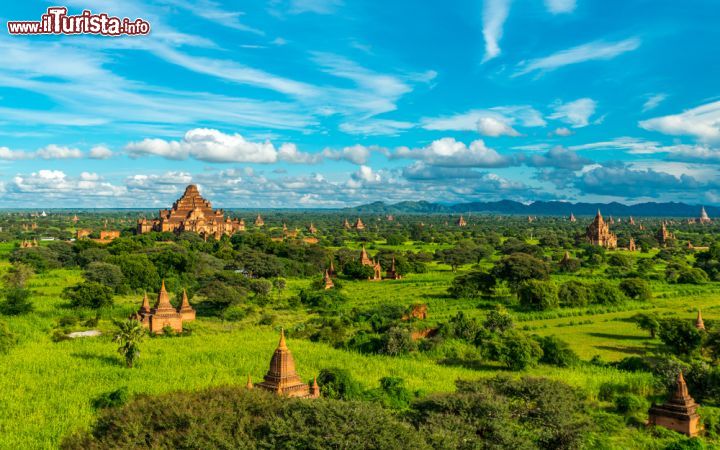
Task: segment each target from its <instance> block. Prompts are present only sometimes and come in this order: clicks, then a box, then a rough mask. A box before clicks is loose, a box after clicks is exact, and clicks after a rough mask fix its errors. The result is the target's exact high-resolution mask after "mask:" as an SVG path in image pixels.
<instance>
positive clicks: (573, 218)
mask: <svg viewBox="0 0 720 450" xmlns="http://www.w3.org/2000/svg"><path fill="white" fill-rule="evenodd" d="M570 222H577V219H576V218H575V215H574V214H573V213H570Z"/></svg>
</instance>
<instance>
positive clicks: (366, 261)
mask: <svg viewBox="0 0 720 450" xmlns="http://www.w3.org/2000/svg"><path fill="white" fill-rule="evenodd" d="M360 264H362V265H363V266H369V267H372V268H373V276H372V278H369V279H370V280H373V281H378V280H382V267H381V266H380V263H379V262H377V261H374V260H372V259H370V256H368V253H367V250H365V246H364V245H363V246H362V251H361V252H360Z"/></svg>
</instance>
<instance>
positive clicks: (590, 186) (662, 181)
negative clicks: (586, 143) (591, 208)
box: [575, 164, 705, 198]
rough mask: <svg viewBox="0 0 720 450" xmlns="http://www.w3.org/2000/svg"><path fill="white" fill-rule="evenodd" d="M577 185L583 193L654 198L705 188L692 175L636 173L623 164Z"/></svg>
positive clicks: (597, 172) (588, 175) (581, 179)
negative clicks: (662, 194)
mask: <svg viewBox="0 0 720 450" xmlns="http://www.w3.org/2000/svg"><path fill="white" fill-rule="evenodd" d="M575 186H576V187H577V188H578V189H579V190H580V191H581V192H583V193H586V194H598V195H610V196H621V197H626V198H636V197H654V196H656V195H657V193H658V192H665V193H670V192H680V191H691V190H697V189H699V188H704V187H705V186H704V185H703V184H701V183H699V182H698V181H697V180H696V179H695V178H693V177H691V176H689V175H685V174H683V175H680V176H675V175H671V174H669V173H666V172H659V171H656V170H654V169H650V168H647V169H639V170H636V169H634V168H632V167H628V166H625V165H622V164H617V165H612V166H600V167H595V168H593V169H591V170H588V171H586V172H584V173H583V174H582V175H581V176H580V177H579V178H578V179H577V181H576V183H575Z"/></svg>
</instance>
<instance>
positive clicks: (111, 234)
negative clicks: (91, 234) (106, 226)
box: [100, 230, 120, 241]
mask: <svg viewBox="0 0 720 450" xmlns="http://www.w3.org/2000/svg"><path fill="white" fill-rule="evenodd" d="M119 237H120V232H119V231H118V230H103V231H101V232H100V240H101V241H114V240H115V239H117V238H119Z"/></svg>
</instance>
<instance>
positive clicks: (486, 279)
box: [448, 271, 497, 298]
mask: <svg viewBox="0 0 720 450" xmlns="http://www.w3.org/2000/svg"><path fill="white" fill-rule="evenodd" d="M496 283H497V281H496V280H495V277H493V276H492V275H491V274H489V273H486V272H481V271H473V272H469V273H466V274H464V275H460V276H457V277H455V279H454V280H453V281H452V285H450V288H448V293H449V294H450V295H451V296H452V297H454V298H476V297H480V296H481V295H483V294H489V293H490V292H491V291H492V289H493V288H494V287H495V284H496Z"/></svg>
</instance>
